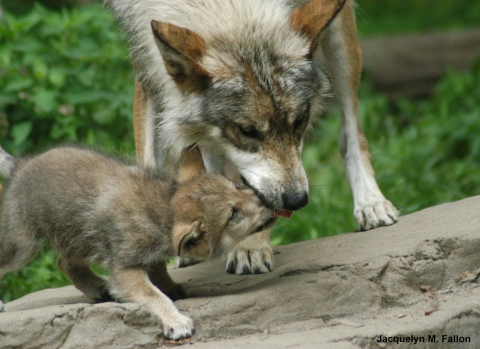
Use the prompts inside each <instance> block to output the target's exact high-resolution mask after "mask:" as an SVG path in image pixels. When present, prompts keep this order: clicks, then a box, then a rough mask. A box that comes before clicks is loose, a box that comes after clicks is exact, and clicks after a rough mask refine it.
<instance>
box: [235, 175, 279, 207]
mask: <svg viewBox="0 0 480 349" xmlns="http://www.w3.org/2000/svg"><path fill="white" fill-rule="evenodd" d="M240 178H241V179H242V182H243V184H245V185H246V186H247V187H249V188H250V189H252V190H253V192H254V193H255V195H256V196H258V198H259V199H260V200H262V203H263V204H264V205H265V206H266V207H268V208H271V209H273V207H272V204H271V202H270V201H268V200H267V198H266V197H265V195H263V194H262V193H261V192H260V191H259V190H258V189H257V188H255V187H254V186H252V185H251V184H250V183H248V181H247V180H246V178H245V177H243V176H242V175H240Z"/></svg>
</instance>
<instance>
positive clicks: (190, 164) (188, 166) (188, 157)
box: [177, 145, 205, 183]
mask: <svg viewBox="0 0 480 349" xmlns="http://www.w3.org/2000/svg"><path fill="white" fill-rule="evenodd" d="M204 173H205V166H204V164H203V159H202V154H200V150H199V149H198V147H197V146H196V145H193V146H189V147H187V148H185V149H184V150H183V151H182V155H181V156H180V168H179V169H178V175H177V182H178V183H182V182H186V181H188V180H190V179H192V178H195V177H197V176H200V175H202V174H204Z"/></svg>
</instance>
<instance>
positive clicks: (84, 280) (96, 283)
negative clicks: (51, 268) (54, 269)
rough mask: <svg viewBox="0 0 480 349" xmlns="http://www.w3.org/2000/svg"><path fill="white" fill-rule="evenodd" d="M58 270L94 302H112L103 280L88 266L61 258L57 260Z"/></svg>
mask: <svg viewBox="0 0 480 349" xmlns="http://www.w3.org/2000/svg"><path fill="white" fill-rule="evenodd" d="M57 266H58V268H59V269H60V270H61V271H62V272H63V273H64V274H65V275H66V276H67V277H68V278H69V279H70V281H71V282H72V283H73V285H74V286H75V287H76V288H77V289H79V290H80V291H82V292H83V293H84V294H85V295H86V296H87V297H88V298H90V299H91V300H93V301H95V302H107V301H111V300H113V298H112V296H111V295H110V294H109V293H108V290H107V286H106V283H105V280H104V279H102V278H101V277H99V276H98V275H96V274H95V273H94V272H93V271H92V270H91V269H90V268H89V266H88V265H86V264H84V263H75V262H72V261H68V260H67V259H66V258H64V257H63V256H61V255H60V256H59V257H58V258H57Z"/></svg>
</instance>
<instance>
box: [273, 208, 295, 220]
mask: <svg viewBox="0 0 480 349" xmlns="http://www.w3.org/2000/svg"><path fill="white" fill-rule="evenodd" d="M292 215H293V211H287V210H279V211H275V213H274V214H273V217H280V216H282V217H285V218H286V219H289V218H290V217H292Z"/></svg>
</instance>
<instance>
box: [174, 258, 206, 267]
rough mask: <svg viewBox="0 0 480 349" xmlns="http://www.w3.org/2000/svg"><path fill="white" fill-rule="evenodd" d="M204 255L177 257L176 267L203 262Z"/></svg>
mask: <svg viewBox="0 0 480 349" xmlns="http://www.w3.org/2000/svg"><path fill="white" fill-rule="evenodd" d="M203 260H204V259H203V258H202V257H176V258H175V267H177V268H185V267H189V266H191V265H195V264H198V263H202V262H203Z"/></svg>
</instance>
